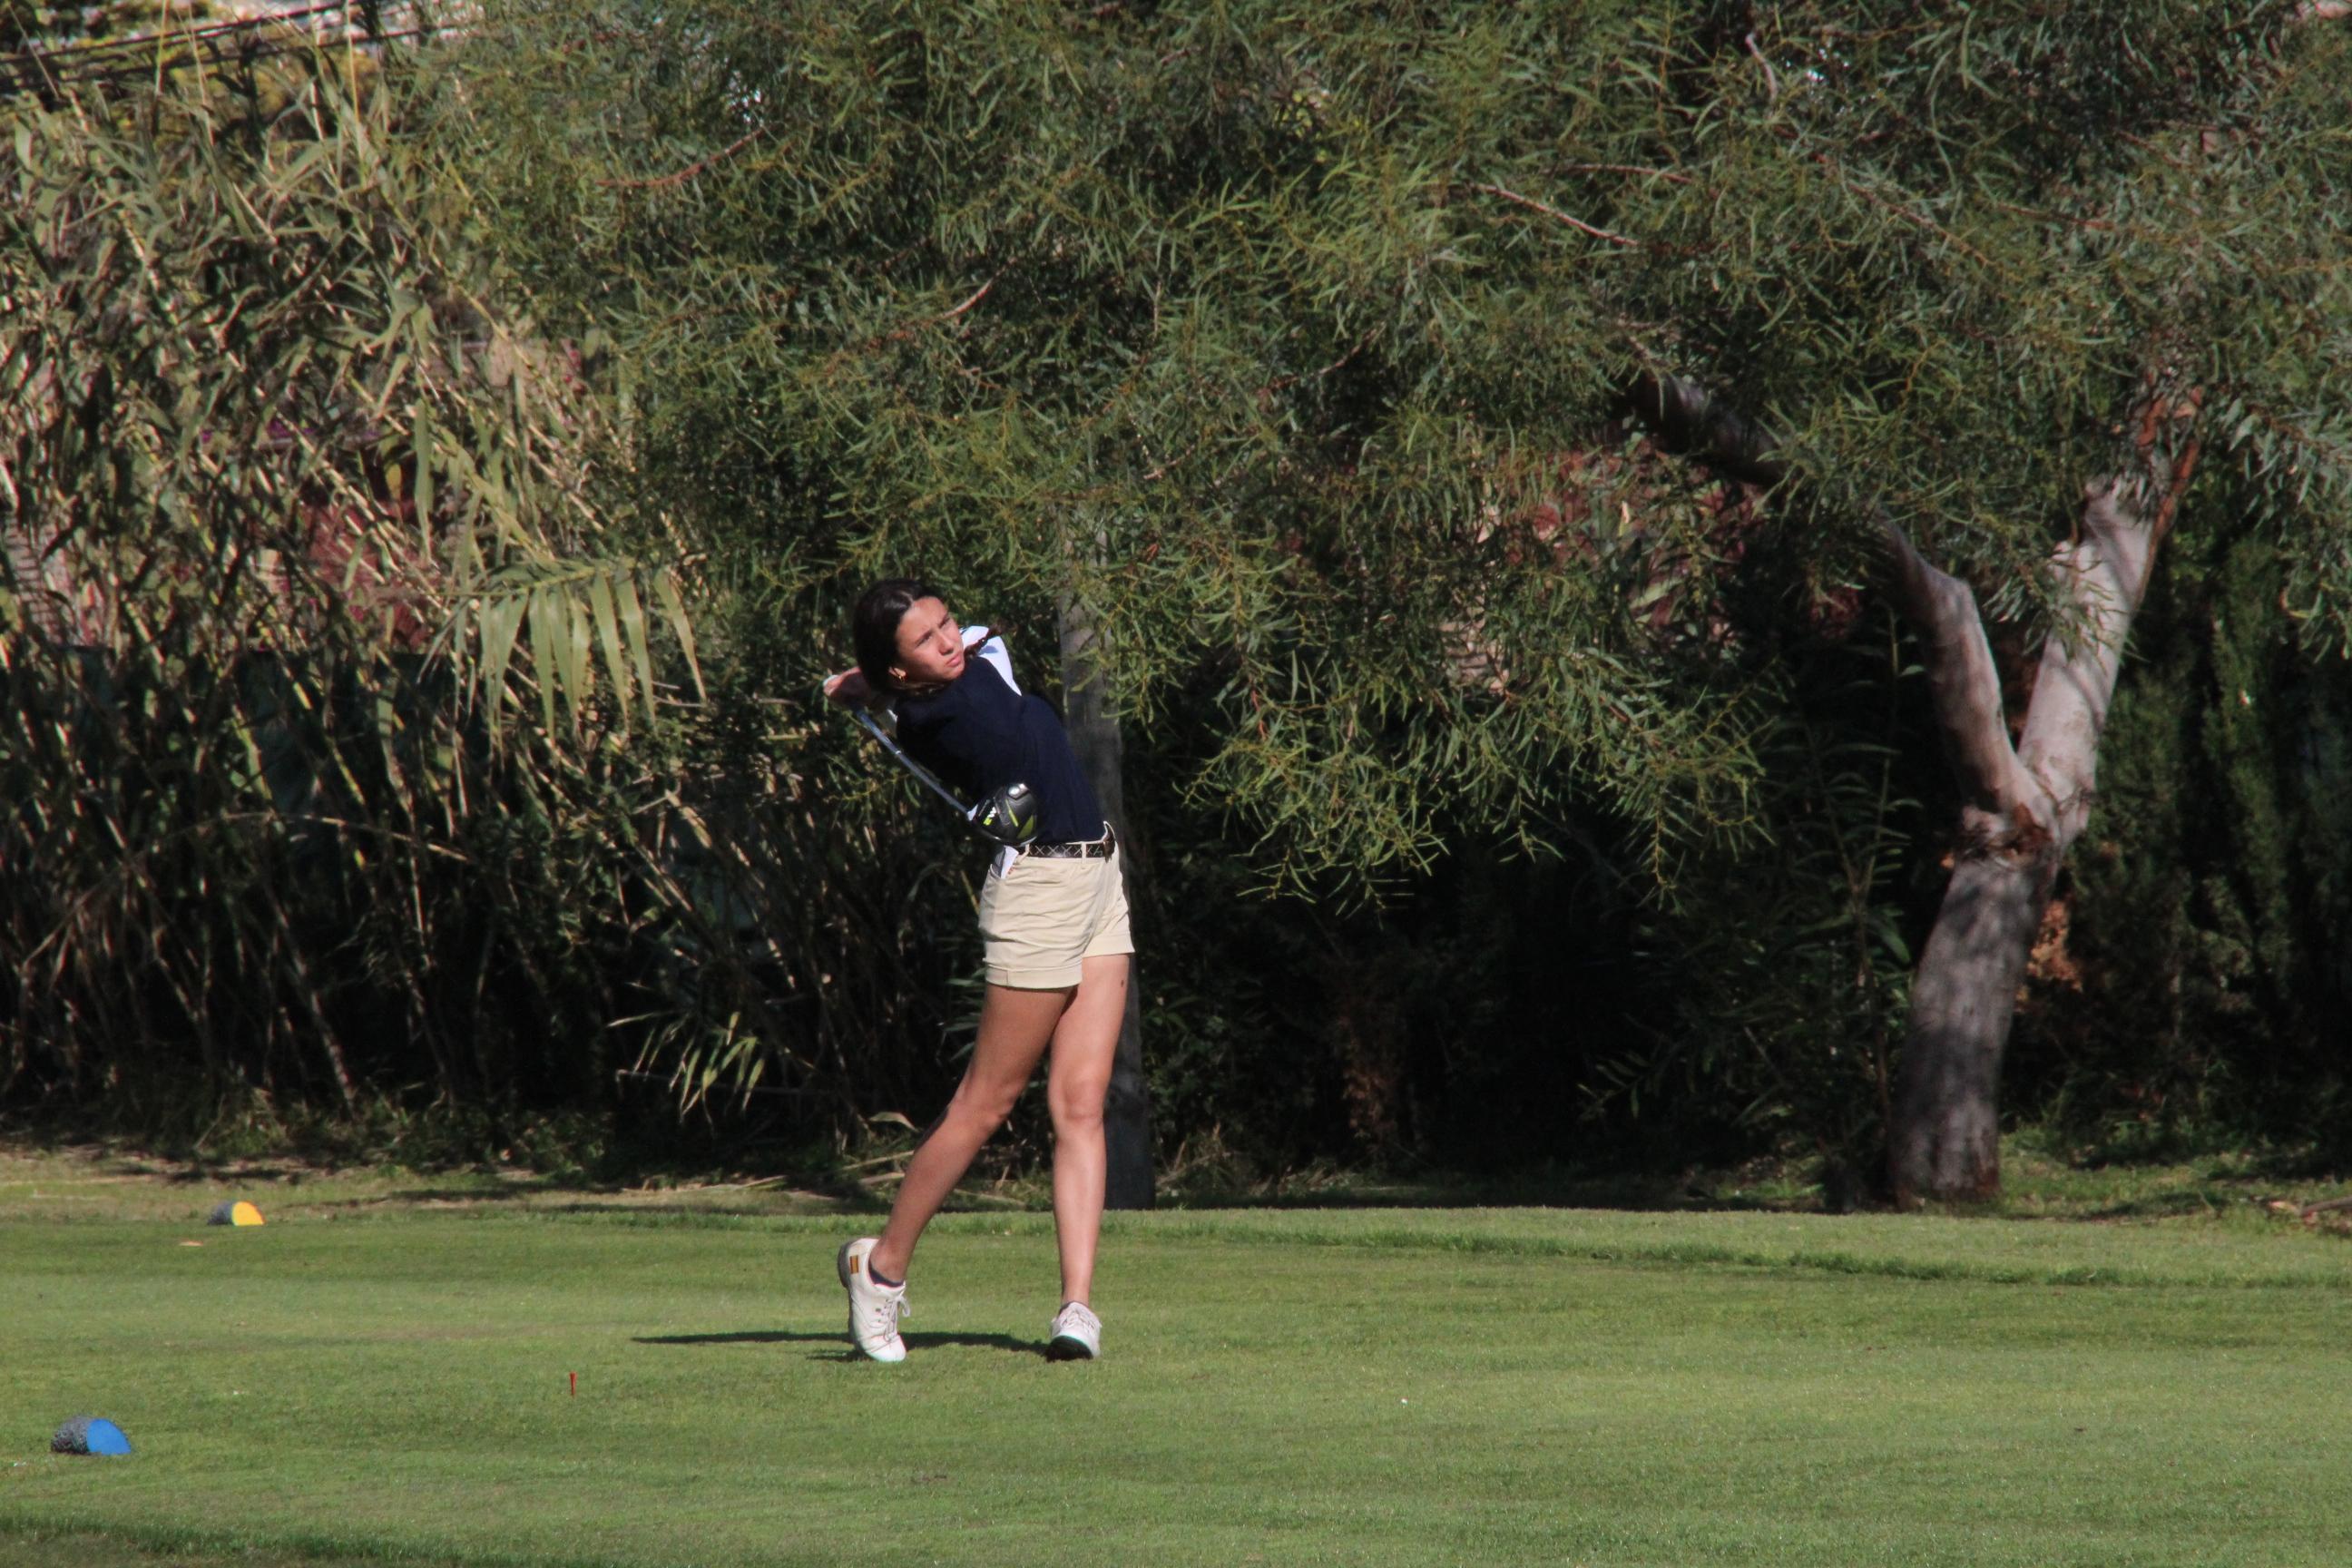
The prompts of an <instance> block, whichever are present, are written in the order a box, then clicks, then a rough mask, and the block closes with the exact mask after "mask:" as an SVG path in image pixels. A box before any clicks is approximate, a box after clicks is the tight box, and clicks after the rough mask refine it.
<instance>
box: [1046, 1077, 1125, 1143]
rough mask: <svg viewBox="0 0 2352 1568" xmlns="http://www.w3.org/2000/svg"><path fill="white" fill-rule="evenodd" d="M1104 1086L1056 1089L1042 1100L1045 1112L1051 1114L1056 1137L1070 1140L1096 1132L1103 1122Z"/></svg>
mask: <svg viewBox="0 0 2352 1568" xmlns="http://www.w3.org/2000/svg"><path fill="white" fill-rule="evenodd" d="M1108 1088H1109V1085H1108V1084H1107V1083H1095V1084H1078V1085H1072V1086H1068V1087H1062V1086H1056V1087H1055V1088H1053V1089H1049V1090H1048V1091H1047V1093H1046V1097H1045V1105H1046V1109H1047V1110H1050V1111H1051V1112H1052V1113H1053V1117H1054V1131H1055V1135H1056V1136H1058V1137H1064V1138H1066V1137H1070V1136H1072V1135H1074V1134H1085V1133H1089V1132H1095V1131H1100V1130H1101V1128H1102V1121H1103V1094H1104V1091H1105V1090H1107V1089H1108Z"/></svg>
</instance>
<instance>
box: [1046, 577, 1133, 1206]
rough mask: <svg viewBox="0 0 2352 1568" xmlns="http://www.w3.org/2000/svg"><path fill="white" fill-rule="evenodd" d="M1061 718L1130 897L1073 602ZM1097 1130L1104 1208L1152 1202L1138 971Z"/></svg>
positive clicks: (1112, 758)
mask: <svg viewBox="0 0 2352 1568" xmlns="http://www.w3.org/2000/svg"><path fill="white" fill-rule="evenodd" d="M1061 636H1062V702H1063V707H1064V713H1063V719H1064V721H1065V722H1066V724H1067V726H1068V728H1069V732H1070V747H1071V750H1073V751H1074V752H1076V753H1077V758H1078V766H1079V767H1081V768H1083V769H1085V770H1086V774H1087V783H1088V784H1092V785H1093V786H1094V792H1095V798H1096V799H1097V800H1098V801H1100V802H1101V803H1102V808H1103V816H1105V817H1106V818H1108V820H1109V822H1110V825H1111V827H1112V829H1113V830H1114V831H1116V832H1117V833H1118V837H1119V847H1120V854H1119V858H1120V860H1121V861H1122V862H1123V863H1124V864H1125V867H1126V871H1127V881H1128V889H1129V898H1130V900H1132V897H1133V890H1134V888H1135V884H1136V879H1137V878H1138V876H1139V870H1138V861H1137V858H1136V855H1135V844H1134V837H1133V836H1132V835H1131V834H1130V833H1129V831H1128V822H1127V791H1126V789H1125V787H1124V782H1123V776H1122V774H1123V770H1122V766H1121V764H1122V761H1123V756H1124V751H1123V748H1122V747H1121V745H1120V742H1119V734H1118V719H1117V718H1116V717H1115V716H1114V715H1113V714H1112V713H1111V711H1110V709H1109V705H1108V702H1107V701H1106V700H1105V688H1106V683H1105V682H1104V681H1103V680H1102V679H1100V671H1099V670H1097V668H1096V667H1095V661H1094V642H1095V636H1094V626H1093V623H1092V622H1091V621H1089V620H1088V619H1087V616H1086V615H1085V613H1084V612H1083V611H1082V610H1080V609H1079V608H1078V607H1077V606H1076V605H1064V606H1063V608H1062V615H1061ZM1103 1136H1104V1142H1106V1144H1108V1154H1109V1161H1110V1170H1109V1175H1108V1183H1107V1184H1106V1188H1105V1191H1104V1194H1103V1202H1104V1205H1105V1206H1107V1207H1109V1208H1114V1209H1148V1208H1150V1206H1151V1202H1152V1181H1151V1084H1150V1079H1147V1078H1146V1077H1145V1076H1144V1072H1143V985H1142V976H1141V974H1140V973H1139V972H1138V971H1136V970H1133V969H1130V970H1129V974H1128V985H1127V1017H1126V1019H1125V1020H1124V1021H1123V1022H1122V1023H1121V1024H1120V1026H1119V1031H1118V1052H1117V1054H1116V1055H1114V1056H1113V1057H1112V1058H1111V1068H1110V1092H1109V1094H1108V1096H1107V1097H1106V1098H1105V1100H1104V1102H1103Z"/></svg>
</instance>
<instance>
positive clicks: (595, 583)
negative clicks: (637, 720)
mask: <svg viewBox="0 0 2352 1568" xmlns="http://www.w3.org/2000/svg"><path fill="white" fill-rule="evenodd" d="M588 604H589V607H590V608H591V610H593V613H594V615H595V617H596V640H597V643H598V646H600V647H603V649H604V673H605V674H606V675H607V676H608V677H610V678H611V679H612V682H613V703H614V708H615V709H616V710H618V711H619V713H620V716H621V722H622V724H623V725H624V726H625V725H626V724H627V723H628V721H629V659H628V654H627V650H625V648H623V647H622V646H621V623H620V617H619V616H617V615H616V614H615V613H614V608H613V579H612V575H611V574H609V573H604V572H598V573H596V574H594V575H593V576H591V577H590V578H589V579H588Z"/></svg>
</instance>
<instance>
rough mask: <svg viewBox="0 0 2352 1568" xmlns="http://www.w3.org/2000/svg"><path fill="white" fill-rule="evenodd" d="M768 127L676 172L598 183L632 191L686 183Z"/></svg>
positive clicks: (748, 144)
mask: <svg viewBox="0 0 2352 1568" xmlns="http://www.w3.org/2000/svg"><path fill="white" fill-rule="evenodd" d="M766 129H767V127H766V126H764V125H755V126H753V127H752V128H751V130H749V131H747V132H744V133H743V134H742V135H740V136H738V137H737V138H735V140H734V141H732V142H729V143H728V144H727V145H726V146H724V147H721V148H720V149H719V151H718V152H716V153H712V154H710V156H709V157H708V158H704V159H700V160H698V162H695V163H688V165H687V166H686V167H685V168H683V169H680V170H678V171H677V173H676V174H657V175H656V176H654V177H653V178H652V179H648V180H599V181H597V182H596V183H597V184H600V185H603V186H605V187H606V188H607V189H616V190H630V191H654V190H667V189H668V188H669V187H670V186H672V185H682V184H686V182H687V181H688V180H690V179H692V178H694V176H695V175H697V174H700V173H702V172H703V171H704V170H705V169H708V168H709V167H710V166H711V165H712V164H713V163H719V161H720V160H722V159H726V158H731V157H733V156H734V155H735V154H736V153H740V152H741V151H742V150H743V149H744V148H746V147H748V146H750V145H751V143H752V142H756V141H758V140H759V138H760V133H761V132H763V131H765V130H766Z"/></svg>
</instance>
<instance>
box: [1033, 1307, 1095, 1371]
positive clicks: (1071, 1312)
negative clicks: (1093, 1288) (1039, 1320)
mask: <svg viewBox="0 0 2352 1568" xmlns="http://www.w3.org/2000/svg"><path fill="white" fill-rule="evenodd" d="M1100 1354H1102V1320H1101V1319H1100V1318H1097V1317H1096V1316H1095V1315H1094V1313H1093V1312H1092V1311H1090V1310H1088V1309H1087V1305H1086V1303H1085V1302H1083V1301H1065V1302H1063V1303H1062V1310H1060V1311H1058V1312H1056V1313H1055V1314H1054V1328H1053V1337H1052V1338H1050V1339H1048V1340H1047V1341H1046V1342H1045V1359H1046V1360H1047V1361H1092V1360H1094V1359H1095V1357H1097V1356H1098V1355H1100Z"/></svg>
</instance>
